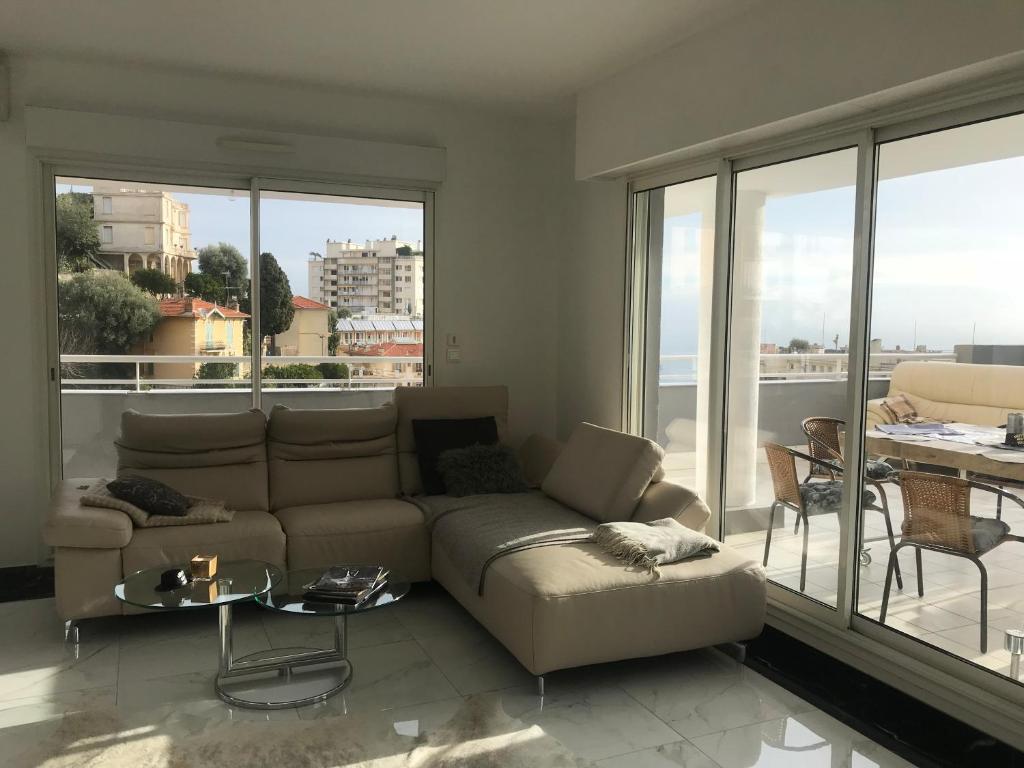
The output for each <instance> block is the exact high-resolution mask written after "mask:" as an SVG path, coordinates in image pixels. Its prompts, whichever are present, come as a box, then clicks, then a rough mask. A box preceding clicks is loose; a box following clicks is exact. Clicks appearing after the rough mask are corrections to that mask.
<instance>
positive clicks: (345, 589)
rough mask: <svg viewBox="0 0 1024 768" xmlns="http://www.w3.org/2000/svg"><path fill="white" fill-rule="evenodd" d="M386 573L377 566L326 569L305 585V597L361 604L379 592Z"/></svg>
mask: <svg viewBox="0 0 1024 768" xmlns="http://www.w3.org/2000/svg"><path fill="white" fill-rule="evenodd" d="M387 580H388V571H387V569H385V568H383V567H382V566H379V565H342V566H335V567H333V568H329V569H327V570H326V571H325V572H324V573H323V574H321V576H320V578H318V579H317V580H316V581H314V582H311V583H309V584H306V585H305V586H304V587H303V589H305V590H306V595H305V596H306V597H307V598H308V599H310V600H326V601H337V602H345V603H361V602H363V601H365V600H367V599H368V598H369V597H371V596H373V595H374V594H376V593H377V592H379V591H380V590H381V589H382V588H383V587H384V586H385V585H386V584H387Z"/></svg>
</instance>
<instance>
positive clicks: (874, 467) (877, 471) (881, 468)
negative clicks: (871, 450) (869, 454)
mask: <svg viewBox="0 0 1024 768" xmlns="http://www.w3.org/2000/svg"><path fill="white" fill-rule="evenodd" d="M864 470H865V474H867V476H868V477H870V478H871V479H872V480H885V479H887V478H888V477H889V475H891V474H892V473H893V472H895V471H896V470H895V469H893V467H892V465H891V464H889V463H887V462H885V461H882V460H881V459H868V461H867V464H866V466H865V467H864Z"/></svg>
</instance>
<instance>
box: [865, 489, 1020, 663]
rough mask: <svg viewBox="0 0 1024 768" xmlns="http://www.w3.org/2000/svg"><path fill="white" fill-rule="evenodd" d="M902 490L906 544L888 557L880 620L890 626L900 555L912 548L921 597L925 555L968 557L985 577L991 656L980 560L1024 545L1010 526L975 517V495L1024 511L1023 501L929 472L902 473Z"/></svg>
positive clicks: (984, 637) (984, 645)
mask: <svg viewBox="0 0 1024 768" xmlns="http://www.w3.org/2000/svg"><path fill="white" fill-rule="evenodd" d="M900 488H901V489H902V492H903V538H902V539H901V540H900V543H899V544H898V545H896V547H895V549H893V551H892V552H891V553H890V554H889V566H888V568H887V570H886V572H885V591H884V592H883V594H882V610H881V612H880V614H879V617H878V620H879V621H880V622H882V623H883V624H884V623H885V615H886V612H887V611H888V608H889V590H890V589H891V587H892V573H893V567H894V564H895V563H896V561H897V554H898V552H899V551H900V550H901V549H903V547H913V548H914V554H915V557H916V558H917V594H918V597H924V575H923V573H922V569H921V551H922V550H925V549H929V550H931V551H933V552H942V553H943V554H947V555H953V556H955V557H965V558H967V559H968V560H970V561H971V562H973V563H974V564H975V565H977V566H978V570H979V571H980V572H981V652H982V653H986V652H987V651H988V571H987V570H986V568H985V565H984V563H982V562H981V557H982V555H984V554H985V553H987V552H991V551H992V550H993V549H995V548H996V547H998V546H999V545H1000V544H1002V543H1003V542H1005V541H1024V538H1022V537H1020V536H1014V535H1012V534H1011V533H1010V526H1009V525H1007V524H1006V523H1004V522H1003V521H1002V520H995V519H992V518H988V517H975V516H973V515H971V491H972V490H975V489H976V490H982V491H986V492H988V493H994V494H996V495H997V496H999V497H1001V498H1006V499H1010V500H1012V501H1015V502H1016V503H1017V504H1020V505H1021V507H1024V501H1021V499H1020V498H1018V497H1017V496H1015V495H1013V494H1012V493H1008V492H1007V491H1004V490H1001V489H999V488H996V487H994V486H991V485H987V484H985V483H979V482H977V481H973V480H963V479H961V478H959V477H950V476H948V475H935V474H931V473H928V472H901V473H900Z"/></svg>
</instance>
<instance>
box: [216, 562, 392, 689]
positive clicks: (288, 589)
mask: <svg viewBox="0 0 1024 768" xmlns="http://www.w3.org/2000/svg"><path fill="white" fill-rule="evenodd" d="M324 570H325V569H323V568H316V569H312V570H298V571H289V572H288V574H287V575H286V576H285V578H284V579H282V580H281V582H280V583H279V584H277V585H276V586H275V587H274V588H273V589H271V590H269V591H267V592H263V593H261V594H259V595H256V596H255V600H256V602H257V603H258V604H259V605H261V606H263V607H264V608H266V609H268V610H271V611H278V612H280V613H285V614H290V615H293V616H314V617H315V616H320V617H326V618H333V619H334V647H333V648H330V649H327V650H323V649H318V648H287V649H284V650H283V651H261V652H259V653H255V654H251V655H250V656H247V657H246V658H245V660H246V661H248V660H250V659H253V660H256V659H258V658H260V657H262V656H264V655H265V654H282V653H283V654H286V655H285V656H284V657H282V658H278V659H277V661H276V663H277V665H278V667H279V668H280V669H282V670H283V672H282V674H283V675H284V679H283V680H281V681H279V682H278V683H277V685H276V686H266V687H264V688H263V691H264V693H267V694H270V697H269V698H266V699H264V700H263V701H262V702H261V703H259V704H253V703H249V704H247V705H245V706H255V707H259V708H261V709H281V708H284V707H295V706H301V705H305V704H316V703H318V702H321V701H325V700H326V699H328V698H329V697H331V696H333V695H334V694H336V693H338V692H339V691H341V690H342V689H343V688H345V686H347V685H348V684H349V682H350V681H351V679H352V662H351V660H350V659H349V658H348V617H349V616H352V615H354V614H357V613H366V612H368V611H373V610H376V609H378V608H383V607H385V606H388V605H392V604H393V603H397V602H398V601H399V600H401V599H402V598H403V597H405V596H406V595H407V594H409V584H408V583H407V582H404V581H389V582H388V583H387V584H386V585H385V586H384V587H383V588H382V589H381V590H380V591H379V592H377V593H376V594H375V595H373V596H372V597H371V598H369V599H368V600H366V601H364V602H362V603H360V604H359V605H349V604H346V603H328V602H311V601H308V600H306V599H305V597H304V593H305V591H306V590H305V587H306V585H307V584H310V583H312V582H314V581H316V580H317V579H318V578H320V576H321V575H322V574H323V572H324ZM295 668H299V671H298V672H296V671H295ZM303 668H305V669H303ZM238 693H243V694H244V696H245V697H246V698H247V700H249V701H250V702H251V701H252V700H253V697H254V696H255V691H253V690H249V689H244V691H238ZM222 698H223V697H222Z"/></svg>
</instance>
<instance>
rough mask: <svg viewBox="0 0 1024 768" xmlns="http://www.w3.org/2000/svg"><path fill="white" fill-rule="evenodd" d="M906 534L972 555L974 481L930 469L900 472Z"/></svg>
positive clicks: (904, 533)
mask: <svg viewBox="0 0 1024 768" xmlns="http://www.w3.org/2000/svg"><path fill="white" fill-rule="evenodd" d="M900 490H901V491H902V493H903V537H904V539H907V540H909V541H911V542H915V543H920V544H929V545H931V546H936V547H944V548H945V549H950V550H953V551H955V552H959V553H962V554H965V555H973V554H974V553H975V552H974V537H973V535H972V533H971V483H970V482H969V481H968V480H963V479H961V478H959V477H949V476H947V475H935V474H931V473H928V472H901V473H900Z"/></svg>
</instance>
